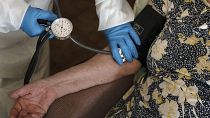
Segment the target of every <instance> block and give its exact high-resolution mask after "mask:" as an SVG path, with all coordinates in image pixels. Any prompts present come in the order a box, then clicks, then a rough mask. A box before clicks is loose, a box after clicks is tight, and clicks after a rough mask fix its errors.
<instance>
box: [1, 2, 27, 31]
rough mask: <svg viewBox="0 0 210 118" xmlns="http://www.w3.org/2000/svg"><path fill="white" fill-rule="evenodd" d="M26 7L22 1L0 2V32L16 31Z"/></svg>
mask: <svg viewBox="0 0 210 118" xmlns="http://www.w3.org/2000/svg"><path fill="white" fill-rule="evenodd" d="M28 6H29V4H28V3H26V2H25V1H24V0H0V10H1V13H0V32H2V33H7V32H9V31H15V30H18V29H19V28H20V25H21V23H22V20H23V17H24V14H25V12H26V10H27V8H28Z"/></svg>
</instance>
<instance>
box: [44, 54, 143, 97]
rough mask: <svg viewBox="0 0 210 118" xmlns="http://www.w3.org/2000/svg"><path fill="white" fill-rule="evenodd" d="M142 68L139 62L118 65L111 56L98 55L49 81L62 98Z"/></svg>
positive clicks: (52, 77) (50, 78)
mask: <svg viewBox="0 0 210 118" xmlns="http://www.w3.org/2000/svg"><path fill="white" fill-rule="evenodd" d="M139 67H140V63H139V62H138V61H136V60H135V61H133V62H132V63H125V64H123V65H121V66H120V65H118V64H117V63H116V62H114V61H113V59H112V57H111V56H110V55H101V54H98V55H96V56H95V57H93V58H91V59H90V60H88V61H87V62H85V63H82V64H80V65H77V66H75V67H72V68H70V69H67V70H65V71H63V72H60V73H58V74H56V75H54V76H51V77H49V78H48V79H47V81H49V83H51V84H53V88H54V89H55V91H56V93H57V96H58V97H61V96H63V95H66V94H68V93H73V92H77V91H80V90H82V89H86V88H89V87H92V86H96V85H100V84H105V83H108V82H112V81H115V80H117V79H119V78H122V77H123V76H127V75H130V74H133V73H135V72H136V71H137V70H138V68H139Z"/></svg>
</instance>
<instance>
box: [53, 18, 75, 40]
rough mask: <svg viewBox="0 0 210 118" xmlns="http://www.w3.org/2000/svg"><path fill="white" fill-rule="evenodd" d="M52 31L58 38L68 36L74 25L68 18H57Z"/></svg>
mask: <svg viewBox="0 0 210 118" xmlns="http://www.w3.org/2000/svg"><path fill="white" fill-rule="evenodd" d="M51 30H52V33H53V34H54V35H55V36H56V37H58V38H68V36H69V35H70V34H71V32H72V30H73V25H72V23H71V21H70V20H68V19H66V18H59V19H56V20H55V21H54V22H53V23H52V25H51Z"/></svg>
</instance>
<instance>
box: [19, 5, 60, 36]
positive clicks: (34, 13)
mask: <svg viewBox="0 0 210 118" xmlns="http://www.w3.org/2000/svg"><path fill="white" fill-rule="evenodd" d="M56 18H57V16H56V15H55V14H54V13H53V12H52V11H46V10H42V9H39V8H34V7H31V6H29V7H28V9H27V11H26V13H25V16H24V18H23V21H22V24H21V27H20V28H21V29H22V30H23V31H24V32H25V33H26V34H28V35H29V36H30V37H35V36H39V35H40V34H41V33H42V32H43V31H44V30H45V28H46V27H44V26H42V25H40V24H39V23H38V22H37V20H38V19H43V20H48V21H54V20H55V19H56Z"/></svg>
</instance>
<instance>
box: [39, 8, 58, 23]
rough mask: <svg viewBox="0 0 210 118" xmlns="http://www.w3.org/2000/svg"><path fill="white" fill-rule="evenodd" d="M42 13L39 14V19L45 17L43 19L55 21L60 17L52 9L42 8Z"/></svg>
mask: <svg viewBox="0 0 210 118" xmlns="http://www.w3.org/2000/svg"><path fill="white" fill-rule="evenodd" d="M40 12H41V13H40V14H39V16H38V18H37V19H43V20H48V21H54V20H55V19H57V18H58V17H57V16H56V15H55V14H54V13H53V12H52V11H45V10H42V11H40Z"/></svg>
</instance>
